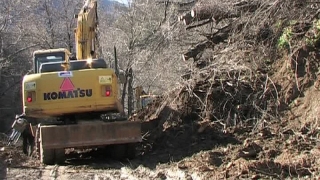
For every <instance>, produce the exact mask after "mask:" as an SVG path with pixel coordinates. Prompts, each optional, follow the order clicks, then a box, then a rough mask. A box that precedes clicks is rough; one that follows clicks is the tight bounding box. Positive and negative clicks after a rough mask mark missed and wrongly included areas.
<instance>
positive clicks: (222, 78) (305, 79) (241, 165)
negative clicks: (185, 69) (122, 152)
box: [133, 0, 320, 179]
mask: <svg viewBox="0 0 320 180" xmlns="http://www.w3.org/2000/svg"><path fill="white" fill-rule="evenodd" d="M319 7H320V5H319V4H318V3H312V2H305V1H303V2H302V1H298V0H293V1H291V0H284V1H277V0H267V1H241V2H239V1H231V0H230V1H219V0H213V1H198V2H197V3H196V4H195V5H193V7H191V8H190V9H191V10H190V11H186V12H184V13H183V14H182V15H181V16H179V21H181V26H182V27H184V28H185V29H186V30H187V31H189V32H193V34H194V35H195V37H196V36H202V37H203V38H202V39H201V40H199V43H198V44H196V45H194V46H192V47H190V48H189V50H188V51H187V52H186V53H185V54H183V57H184V60H186V61H191V60H192V61H193V64H194V68H192V69H190V73H188V74H187V75H186V76H184V78H185V80H184V81H183V82H181V83H180V86H179V87H177V88H176V89H174V90H172V91H171V92H168V93H167V94H166V95H164V97H162V98H161V99H157V100H156V101H155V102H154V103H153V104H151V105H150V106H149V107H147V108H146V109H145V110H142V111H141V112H138V113H137V114H136V115H135V116H134V117H133V119H135V120H143V121H144V122H143V129H144V130H145V132H146V134H145V141H144V142H143V144H142V148H144V150H142V151H143V152H144V153H147V152H149V151H151V152H152V153H155V152H159V153H160V152H163V151H165V152H166V153H169V154H179V155H180V156H173V157H175V158H176V161H177V162H178V161H180V162H179V165H178V166H179V168H181V169H188V168H189V169H191V168H195V167H196V168H198V169H201V171H203V172H205V173H207V175H208V177H209V176H212V177H216V178H231V177H233V178H240V177H242V178H252V179H258V178H261V177H264V178H286V177H314V178H317V177H319V176H320V174H319V167H320V161H319V160H318V159H319V157H320V156H319V155H320V139H319V137H320V128H319V123H320V120H319V117H320V113H319V112H320V108H319V104H320V103H319V102H320V101H319V100H320V93H319V84H320V83H319V82H320V80H319V78H320V76H319V72H320V71H319V69H320V60H319V59H320V58H319V55H320V51H319V45H320V44H319V42H320V20H319V18H320V17H319V13H320V11H319ZM210 8H211V9H210ZM193 11H196V12H193ZM222 11H223V12H222ZM208 12H210V13H209V14H210V15H208ZM195 13H198V15H199V13H200V15H199V17H198V18H196V17H193V16H192V14H195ZM201 13H203V14H201ZM201 15H203V16H201ZM229 15H230V16H229ZM184 18H186V19H184ZM203 39H204V40H203ZM202 150H206V151H205V152H202ZM190 152H191V153H190ZM197 152H200V153H199V154H197V155H195V156H194V157H193V158H190V159H188V160H186V159H183V158H180V157H189V156H191V155H192V153H197ZM173 159H174V158H173Z"/></svg>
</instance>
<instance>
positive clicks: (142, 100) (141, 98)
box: [135, 86, 159, 111]
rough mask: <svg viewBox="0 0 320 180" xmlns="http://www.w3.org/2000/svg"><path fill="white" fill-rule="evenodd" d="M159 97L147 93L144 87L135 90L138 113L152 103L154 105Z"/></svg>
mask: <svg viewBox="0 0 320 180" xmlns="http://www.w3.org/2000/svg"><path fill="white" fill-rule="evenodd" d="M157 97H159V95H154V94H150V93H147V92H146V91H145V90H144V89H143V87H142V86H137V87H136V88H135V99H136V109H135V110H136V111H138V110H141V109H145V108H146V107H147V106H148V105H149V104H150V103H152V102H153V101H154V100H155V99H156V98H157Z"/></svg>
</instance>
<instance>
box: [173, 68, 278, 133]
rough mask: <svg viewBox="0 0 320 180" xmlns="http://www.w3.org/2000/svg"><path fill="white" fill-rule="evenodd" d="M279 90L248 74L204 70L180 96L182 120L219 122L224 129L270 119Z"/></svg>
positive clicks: (263, 76)
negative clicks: (193, 119)
mask: <svg viewBox="0 0 320 180" xmlns="http://www.w3.org/2000/svg"><path fill="white" fill-rule="evenodd" d="M278 88H279V86H278V85H276V84H274V83H273V82H272V80H271V79H270V78H269V77H268V76H267V75H266V74H262V73H261V74H255V72H252V71H251V70H243V69H233V70H225V71H224V70H221V69H215V68H212V67H211V68H208V69H206V70H204V71H202V72H201V73H200V77H197V78H196V79H195V80H193V81H192V82H191V83H187V84H186V85H185V86H184V87H183V91H181V93H180V97H181V98H180V99H179V101H180V102H176V103H177V104H182V106H181V108H180V109H179V112H180V115H181V117H182V119H185V118H187V119H190V118H195V120H201V121H203V120H204V121H211V122H219V123H220V124H222V125H223V126H224V127H228V126H235V125H238V124H242V123H244V121H246V122H249V123H254V124H256V123H257V121H258V120H261V119H263V120H266V119H270V118H274V115H276V114H277V111H278V107H279V105H280V104H279V94H278V91H279V89H278Z"/></svg>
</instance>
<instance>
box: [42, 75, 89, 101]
mask: <svg viewBox="0 0 320 180" xmlns="http://www.w3.org/2000/svg"><path fill="white" fill-rule="evenodd" d="M64 73H65V72H64ZM60 74H61V73H60ZM69 74H70V73H69ZM59 77H62V76H59ZM91 96H92V89H80V88H77V89H75V87H74V85H73V83H72V81H71V79H70V78H69V77H65V78H64V79H63V81H62V84H61V86H60V91H59V92H47V93H43V99H44V100H45V101H47V100H56V99H70V98H82V97H91Z"/></svg>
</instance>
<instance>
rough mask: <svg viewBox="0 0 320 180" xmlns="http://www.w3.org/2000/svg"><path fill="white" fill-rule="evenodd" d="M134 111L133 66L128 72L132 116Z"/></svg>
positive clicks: (129, 108) (129, 101) (129, 111)
mask: <svg viewBox="0 0 320 180" xmlns="http://www.w3.org/2000/svg"><path fill="white" fill-rule="evenodd" d="M132 112H133V72H132V68H130V69H129V73H128V115H129V116H130V115H131V114H132Z"/></svg>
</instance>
